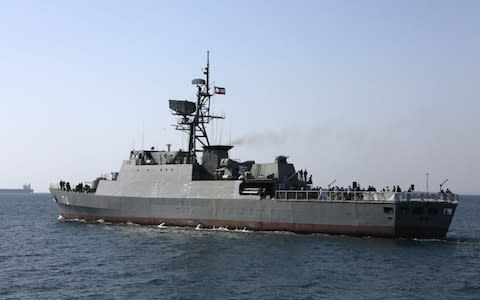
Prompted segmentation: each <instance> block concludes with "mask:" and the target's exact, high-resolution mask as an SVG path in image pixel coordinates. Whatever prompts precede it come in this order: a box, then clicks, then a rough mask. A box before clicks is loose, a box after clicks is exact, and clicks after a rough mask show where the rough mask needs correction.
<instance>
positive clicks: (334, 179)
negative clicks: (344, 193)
mask: <svg viewBox="0 0 480 300" xmlns="http://www.w3.org/2000/svg"><path fill="white" fill-rule="evenodd" d="M335 182H337V180H336V179H334V180H333V181H332V182H330V183H329V184H328V188H330V186H331V185H332V184H334V183H335Z"/></svg>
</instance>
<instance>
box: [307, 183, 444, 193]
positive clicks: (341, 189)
mask: <svg viewBox="0 0 480 300" xmlns="http://www.w3.org/2000/svg"><path fill="white" fill-rule="evenodd" d="M312 190H314V191H329V192H348V193H350V192H376V191H377V189H376V188H375V187H374V186H371V185H369V186H368V188H366V189H365V188H363V187H360V185H356V186H355V185H354V187H353V188H352V187H351V186H349V187H348V188H344V187H343V186H342V187H338V186H335V187H328V189H322V187H321V186H316V187H314V188H312ZM414 191H415V188H414V185H411V186H410V187H409V188H408V190H407V192H408V193H412V192H414ZM381 192H383V193H385V192H393V193H401V192H402V189H401V188H400V186H399V185H397V186H395V185H393V186H392V188H391V189H390V187H389V186H386V187H384V188H383V189H382V190H381ZM440 193H441V194H452V192H451V191H450V190H449V189H446V191H444V190H443V189H440Z"/></svg>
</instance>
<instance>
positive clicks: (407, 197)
mask: <svg viewBox="0 0 480 300" xmlns="http://www.w3.org/2000/svg"><path fill="white" fill-rule="evenodd" d="M275 198H276V199H280V200H323V201H390V202H398V201H445V202H454V201H458V195H456V194H452V193H449V194H446V193H424V192H366V191H326V190H307V191H305V190H277V191H276V192H275Z"/></svg>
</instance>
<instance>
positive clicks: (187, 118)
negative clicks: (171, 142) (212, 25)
mask: <svg viewBox="0 0 480 300" xmlns="http://www.w3.org/2000/svg"><path fill="white" fill-rule="evenodd" d="M203 74H204V75H205V79H200V78H197V79H193V80H192V84H193V85H196V86H197V101H196V103H195V102H190V101H187V100H170V109H172V110H173V111H174V112H173V114H174V115H180V116H182V118H181V119H179V120H178V122H177V124H176V125H174V126H175V129H177V130H180V131H184V132H186V133H187V135H188V153H187V162H186V163H195V162H196V153H197V152H201V151H202V150H199V149H197V142H198V143H200V144H201V145H202V146H209V145H210V140H209V139H208V134H207V129H206V127H205V126H206V124H208V123H210V121H211V120H212V119H224V117H223V116H215V115H211V114H210V103H211V97H212V94H210V53H209V51H207V66H206V67H205V69H204V71H203Z"/></svg>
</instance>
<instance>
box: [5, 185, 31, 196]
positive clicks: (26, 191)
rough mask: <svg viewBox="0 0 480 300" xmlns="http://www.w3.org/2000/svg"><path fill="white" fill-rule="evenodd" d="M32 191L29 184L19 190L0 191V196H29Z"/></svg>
mask: <svg viewBox="0 0 480 300" xmlns="http://www.w3.org/2000/svg"><path fill="white" fill-rule="evenodd" d="M30 193H33V189H32V188H31V187H30V184H24V185H23V187H22V188H21V189H0V194H30Z"/></svg>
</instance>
